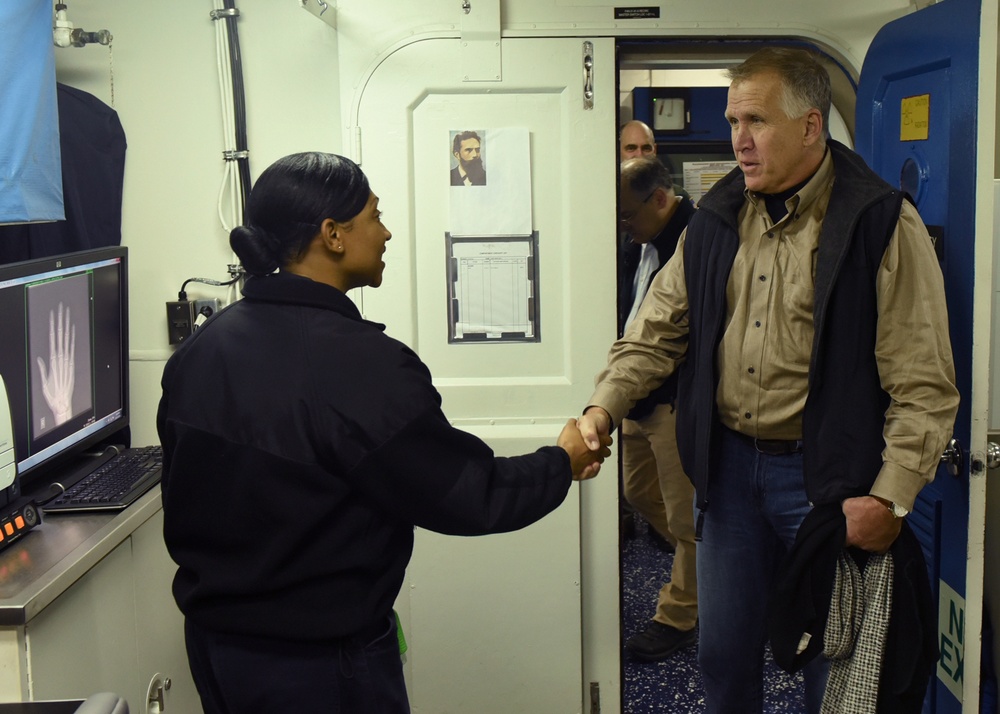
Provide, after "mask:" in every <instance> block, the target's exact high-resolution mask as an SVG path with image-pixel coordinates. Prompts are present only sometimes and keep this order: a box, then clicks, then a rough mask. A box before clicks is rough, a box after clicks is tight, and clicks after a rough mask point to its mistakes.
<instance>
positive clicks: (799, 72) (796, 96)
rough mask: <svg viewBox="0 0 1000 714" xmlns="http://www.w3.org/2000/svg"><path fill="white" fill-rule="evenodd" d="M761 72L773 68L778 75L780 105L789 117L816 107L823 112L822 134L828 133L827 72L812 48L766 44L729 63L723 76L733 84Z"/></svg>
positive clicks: (796, 116) (829, 95) (828, 81)
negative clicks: (808, 49)
mask: <svg viewBox="0 0 1000 714" xmlns="http://www.w3.org/2000/svg"><path fill="white" fill-rule="evenodd" d="M764 72H774V73H776V74H777V75H778V76H779V77H780V78H781V89H782V92H781V108H782V109H783V110H784V112H785V114H786V115H787V116H788V117H789V118H790V119H795V118H798V117H800V116H802V115H804V114H805V113H806V112H807V111H809V110H810V109H817V110H819V113H820V114H822V115H823V134H824V136H829V135H830V101H831V96H832V91H831V89H830V74H829V73H828V72H827V71H826V68H825V67H824V66H823V65H822V64H821V63H820V61H819V57H818V56H817V55H816V54H815V53H814V52H809V51H807V50H800V49H793V48H791V47H765V48H763V49H760V50H757V51H756V52H754V53H753V54H752V55H750V56H749V57H747V58H746V60H744V61H743V62H742V63H741V64H738V65H736V66H735V67H730V68H729V70H727V72H726V76H728V77H729V79H730V80H732V82H733V84H736V83H738V82H742V81H743V80H745V79H749V78H750V77H753V76H755V75H758V74H762V73H764Z"/></svg>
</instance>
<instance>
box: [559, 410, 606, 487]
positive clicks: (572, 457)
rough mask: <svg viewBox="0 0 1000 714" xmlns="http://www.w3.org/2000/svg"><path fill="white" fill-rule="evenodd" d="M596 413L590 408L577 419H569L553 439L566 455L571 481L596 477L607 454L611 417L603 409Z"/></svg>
mask: <svg viewBox="0 0 1000 714" xmlns="http://www.w3.org/2000/svg"><path fill="white" fill-rule="evenodd" d="M598 414H600V416H598ZM598 414H594V413H593V411H591V412H590V413H588V414H584V415H583V416H582V417H580V419H570V420H569V421H568V422H566V426H564V427H563V430H562V432H561V433H560V434H559V439H558V440H557V441H556V446H561V447H562V448H563V450H565V452H566V453H567V454H569V461H570V466H571V467H572V469H573V480H574V481H585V480H586V479H589V478H593V477H594V476H596V475H597V472H598V471H600V470H601V464H602V463H603V462H604V459H606V458H607V457H608V456H610V455H611V449H610V448H609V447H610V446H611V435H610V424H611V420H610V419H608V418H607V413H606V412H604V410H603V409H602V410H599V411H598ZM595 417H597V418H595ZM602 417H603V418H602Z"/></svg>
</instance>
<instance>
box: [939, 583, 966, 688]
mask: <svg viewBox="0 0 1000 714" xmlns="http://www.w3.org/2000/svg"><path fill="white" fill-rule="evenodd" d="M938 583H939V585H940V590H939V595H938V649H939V650H940V654H939V655H938V666H937V676H938V679H940V680H941V681H942V682H944V685H945V686H946V687H947V688H948V691H950V692H951V693H952V694H954V695H955V698H956V699H957V700H958V701H962V682H963V681H964V679H965V598H964V597H962V596H961V595H959V594H958V593H957V592H955V591H954V590H953V589H952V588H951V587H949V586H948V584H947V583H946V582H945V581H944V580H939V581H938Z"/></svg>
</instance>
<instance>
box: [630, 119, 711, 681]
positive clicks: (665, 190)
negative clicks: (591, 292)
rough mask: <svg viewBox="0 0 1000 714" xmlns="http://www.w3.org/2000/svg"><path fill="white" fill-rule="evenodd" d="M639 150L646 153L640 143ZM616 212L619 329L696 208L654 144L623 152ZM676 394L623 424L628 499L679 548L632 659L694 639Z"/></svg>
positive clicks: (691, 548)
mask: <svg viewBox="0 0 1000 714" xmlns="http://www.w3.org/2000/svg"><path fill="white" fill-rule="evenodd" d="M630 124H631V125H639V129H642V128H643V127H645V130H646V133H647V138H648V139H649V140H651V138H652V133H651V132H649V128H648V127H646V125H645V124H642V123H641V122H630ZM628 128H629V125H626V129H625V130H623V131H622V146H621V149H622V156H623V158H624V155H625V153H626V147H627V146H630V145H631V144H627V143H626V130H628ZM637 138H639V137H637ZM639 139H640V142H641V141H645V139H642V138H639ZM642 145H643V144H642V143H640V147H641V146H642ZM654 147H655V144H654ZM636 151H638V152H640V153H641V148H639V149H636ZM619 210H620V213H619V217H620V221H621V227H622V230H623V231H624V232H625V235H624V239H623V240H622V244H621V267H622V271H621V272H622V275H621V280H622V282H621V292H620V294H619V300H618V317H619V325H618V329H619V335H621V334H622V333H624V332H625V331H626V330H627V329H628V327H629V325H630V324H631V322H632V319H633V318H634V317H635V314H636V312H637V311H638V309H639V305H640V304H641V303H642V299H643V297H644V296H645V294H646V289H647V288H648V287H649V284H650V281H651V280H652V279H653V276H654V275H655V274H656V273H657V272H658V271H659V270H660V268H661V267H662V266H663V265H665V264H666V263H667V261H668V260H669V259H670V257H671V256H672V255H673V253H674V248H676V246H677V240H678V238H679V237H680V235H681V233H682V232H683V231H684V229H685V227H686V226H687V224H688V220H689V219H690V218H691V216H692V214H693V213H694V210H695V209H694V205H692V203H691V201H690V200H688V199H687V198H682V197H681V196H678V195H677V194H676V192H675V190H674V186H673V182H672V181H671V179H670V174H669V173H668V172H667V170H666V168H665V167H664V166H663V164H661V163H660V161H659V160H658V159H657V158H656V157H655V148H654V150H653V151H652V152H650V153H649V155H648V156H646V157H640V158H625V159H624V161H623V162H622V164H621V170H620V194H619ZM676 396H677V380H676V378H675V377H673V376H671V377H669V378H668V379H667V380H666V381H664V382H663V384H661V385H660V386H659V387H657V388H656V389H655V390H653V392H652V393H650V394H649V396H647V397H646V398H645V399H643V400H641V401H640V402H638V403H637V404H636V405H635V407H633V409H632V410H631V411H630V412H629V414H628V417H627V418H625V419H623V420H622V424H621V449H622V490H623V493H624V496H625V499H626V500H627V501H628V502H629V503H630V504H631V505H632V507H633V508H635V510H636V511H638V512H639V513H640V514H641V515H642V516H643V518H645V519H646V521H647V523H648V524H649V526H650V528H651V529H653V530H654V531H655V532H657V533H659V535H660V536H661V537H662V538H663V539H665V540H666V541H668V542H670V543H671V544H672V545H673V546H674V560H673V565H672V567H671V571H670V579H669V580H668V581H667V582H666V583H664V584H663V587H662V588H660V593H659V597H658V599H657V605H656V613H655V614H654V615H653V618H652V619H651V620H650V621H649V623H648V624H647V625H646V628H645V629H644V630H643V631H641V632H639V633H636V634H634V635H632V636H631V637H629V638H628V640H626V642H625V647H626V649H627V650H628V651H629V653H630V654H631V655H632V657H633V658H635V659H636V660H639V661H641V662H655V661H659V660H662V659H666V658H667V657H670V656H671V655H672V654H674V653H675V652H677V651H678V650H679V649H682V648H684V647H687V646H689V645H692V644H694V643H695V641H696V639H697V635H696V633H695V630H694V628H695V624H696V623H697V620H698V590H697V575H696V567H697V564H696V559H695V543H694V487H693V486H692V485H691V481H690V479H688V477H687V476H686V475H685V474H684V470H683V468H682V467H681V463H680V456H679V455H678V453H677V437H676V433H675V423H676V418H677V414H676V412H675V409H674V400H675V398H676Z"/></svg>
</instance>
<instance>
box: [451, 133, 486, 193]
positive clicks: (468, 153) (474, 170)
mask: <svg viewBox="0 0 1000 714" xmlns="http://www.w3.org/2000/svg"><path fill="white" fill-rule="evenodd" d="M482 147H483V140H482V139H480V138H479V134H477V133H476V132H474V131H462V132H459V133H458V134H455V139H454V141H453V142H452V147H451V149H452V155H453V156H454V157H455V159H457V160H458V166H456V167H455V168H453V169H452V170H451V185H452V186H485V185H486V169H485V168H483V158H482Z"/></svg>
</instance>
